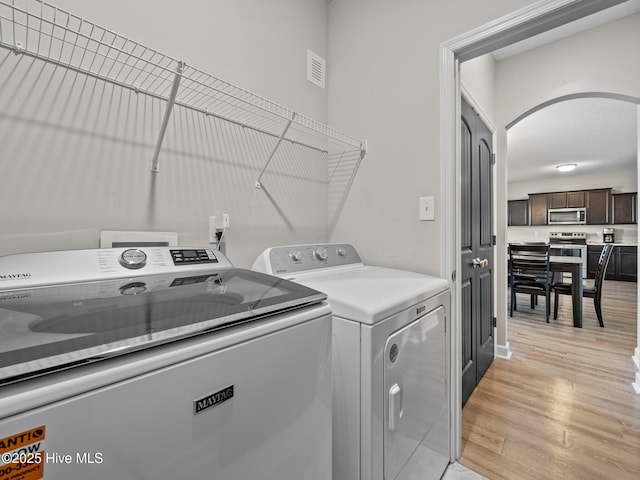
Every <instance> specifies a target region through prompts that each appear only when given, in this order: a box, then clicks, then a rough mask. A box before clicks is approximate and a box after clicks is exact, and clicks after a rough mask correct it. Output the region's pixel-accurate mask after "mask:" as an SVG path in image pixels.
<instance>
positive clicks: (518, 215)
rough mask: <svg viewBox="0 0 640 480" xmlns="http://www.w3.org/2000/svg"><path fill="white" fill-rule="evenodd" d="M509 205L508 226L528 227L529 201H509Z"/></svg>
mask: <svg viewBox="0 0 640 480" xmlns="http://www.w3.org/2000/svg"><path fill="white" fill-rule="evenodd" d="M508 203H509V219H508V224H509V225H510V226H523V225H529V200H511V201H510V202H508Z"/></svg>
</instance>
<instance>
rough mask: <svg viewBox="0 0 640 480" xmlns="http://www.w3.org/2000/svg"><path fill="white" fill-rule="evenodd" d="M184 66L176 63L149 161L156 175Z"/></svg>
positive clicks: (182, 63) (181, 63)
mask: <svg viewBox="0 0 640 480" xmlns="http://www.w3.org/2000/svg"><path fill="white" fill-rule="evenodd" d="M184 65H185V64H184V62H178V67H177V68H176V76H175V77H174V80H173V86H172V87H171V93H170V94H169V99H168V101H167V109H166V110H165V111H164V118H163V119H162V126H161V127H160V133H159V135H158V141H157V143H156V149H155V151H154V153H153V160H152V161H151V171H152V172H153V173H158V172H159V171H160V170H159V168H158V156H159V155H160V149H161V148H162V141H163V140H164V135H165V133H166V132H167V125H168V124H169V118H170V117H171V111H172V110H173V105H174V104H175V102H176V95H177V94H178V88H179V87H180V79H181V78H182V70H183V69H184Z"/></svg>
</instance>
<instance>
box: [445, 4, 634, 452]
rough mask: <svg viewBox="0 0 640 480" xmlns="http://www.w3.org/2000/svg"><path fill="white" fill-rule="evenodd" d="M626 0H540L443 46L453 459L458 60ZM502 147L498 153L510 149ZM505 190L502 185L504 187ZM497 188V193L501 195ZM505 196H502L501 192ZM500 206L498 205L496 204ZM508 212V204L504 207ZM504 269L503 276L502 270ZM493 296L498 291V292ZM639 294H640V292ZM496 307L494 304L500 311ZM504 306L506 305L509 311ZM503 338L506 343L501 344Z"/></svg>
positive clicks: (458, 426) (503, 331)
mask: <svg viewBox="0 0 640 480" xmlns="http://www.w3.org/2000/svg"><path fill="white" fill-rule="evenodd" d="M623 1H624V0H541V1H538V2H536V3H534V4H532V5H529V6H527V7H524V8H522V9H520V10H517V11H516V12H513V13H511V14H509V15H506V16H504V17H502V18H499V19H497V20H495V21H493V22H490V23H487V24H485V25H483V26H481V27H479V28H476V29H474V30H471V31H469V32H466V33H464V34H462V35H459V36H457V37H455V38H453V39H451V40H448V41H446V42H444V43H442V44H441V45H440V191H441V192H443V193H442V197H443V228H442V230H441V245H442V249H443V250H442V256H441V257H440V258H441V260H440V272H441V273H442V275H444V276H445V278H448V279H450V281H451V286H452V288H451V325H452V335H451V338H452V345H451V349H452V350H451V352H452V358H451V372H450V375H451V377H450V378H451V379H452V382H451V395H452V403H451V404H452V406H453V408H452V415H451V431H452V438H451V442H452V452H453V455H452V456H453V457H454V459H458V458H459V457H460V452H461V443H462V438H461V435H462V411H461V408H460V407H459V405H461V386H460V376H461V370H460V369H461V364H460V352H461V341H460V332H461V319H460V283H459V282H458V281H457V279H456V272H457V271H460V266H461V258H460V257H461V256H460V249H461V229H460V225H461V223H460V222H461V212H460V199H461V196H460V194H461V187H460V180H459V172H460V122H459V118H460V112H461V110H460V95H461V84H460V62H462V61H465V60H470V59H472V58H475V57H478V56H480V55H484V54H486V53H490V52H492V51H494V50H497V49H499V48H502V47H505V46H507V45H511V44H513V43H516V42H518V41H520V40H524V39H526V38H529V37H532V36H534V35H537V34H539V33H542V32H545V31H547V30H550V29H552V28H555V27H558V26H561V25H564V24H566V23H570V22H572V21H574V20H577V19H579V18H582V17H585V16H588V15H591V14H592V13H596V12H598V11H601V10H604V9H606V8H609V7H612V6H614V5H617V4H619V3H623ZM504 147H505V146H503V145H498V146H497V149H496V151H498V150H501V151H502V150H506V149H505V148H504ZM503 188H504V187H503ZM498 190H499V189H498V187H497V184H496V187H495V192H494V195H496V194H498V195H499V194H500V192H498ZM502 194H504V192H502ZM497 206H500V205H497ZM505 208H506V206H505ZM502 210H504V208H503V209H501V210H500V212H499V211H498V209H496V210H494V217H495V218H494V224H495V222H496V219H497V215H498V214H506V212H503V211H502ZM495 234H496V235H497V238H498V245H497V246H496V250H495V258H502V256H504V255H506V251H505V249H506V247H504V246H501V243H504V234H503V233H502V232H500V231H499V230H496V231H495ZM495 267H497V268H496V269H495V270H496V275H494V282H500V281H502V280H503V279H504V278H506V267H504V268H502V266H501V264H500V263H497V264H496V265H495ZM503 269H504V270H505V271H504V272H502V271H501V270H503ZM494 292H497V289H495V288H494ZM639 295H640V293H639ZM497 306H498V304H497V303H496V307H497ZM505 308H506V307H505ZM506 338H507V325H506V320H504V317H503V321H502V322H501V321H500V318H499V316H498V331H497V335H496V348H497V350H498V353H499V356H505V357H508V356H509V355H510V351H509V348H508V343H507V341H506ZM501 339H502V342H503V343H502V344H501V343H500V340H501Z"/></svg>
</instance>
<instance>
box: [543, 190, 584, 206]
mask: <svg viewBox="0 0 640 480" xmlns="http://www.w3.org/2000/svg"><path fill="white" fill-rule="evenodd" d="M584 206H585V192H584V191H579V192H555V193H550V194H549V208H582V207H584Z"/></svg>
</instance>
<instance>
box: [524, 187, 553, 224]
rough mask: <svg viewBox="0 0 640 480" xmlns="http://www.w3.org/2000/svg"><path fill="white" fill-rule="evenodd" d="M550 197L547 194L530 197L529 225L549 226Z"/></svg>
mask: <svg viewBox="0 0 640 480" xmlns="http://www.w3.org/2000/svg"><path fill="white" fill-rule="evenodd" d="M548 197H549V195H548V194H546V193H537V194H535V195H529V225H546V224H547V220H548V219H547V216H548V210H549V207H548Z"/></svg>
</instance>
